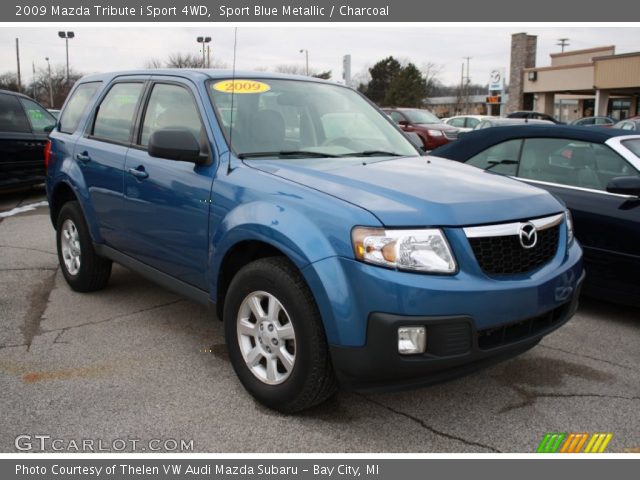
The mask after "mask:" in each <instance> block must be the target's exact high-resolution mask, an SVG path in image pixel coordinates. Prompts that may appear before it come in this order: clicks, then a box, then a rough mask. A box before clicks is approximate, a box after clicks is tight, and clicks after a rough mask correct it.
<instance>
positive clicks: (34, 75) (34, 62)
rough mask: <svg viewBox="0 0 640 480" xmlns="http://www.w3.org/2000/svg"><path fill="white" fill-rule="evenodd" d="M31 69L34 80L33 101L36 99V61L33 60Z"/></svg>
mask: <svg viewBox="0 0 640 480" xmlns="http://www.w3.org/2000/svg"><path fill="white" fill-rule="evenodd" d="M31 67H32V69H33V80H32V83H31V85H32V90H31V97H32V98H33V99H35V98H36V61H35V60H32V61H31Z"/></svg>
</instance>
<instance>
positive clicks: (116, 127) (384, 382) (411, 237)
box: [47, 70, 583, 412]
mask: <svg viewBox="0 0 640 480" xmlns="http://www.w3.org/2000/svg"><path fill="white" fill-rule="evenodd" d="M47 158H48V176H47V193H48V197H49V204H50V208H51V219H52V221H53V224H54V225H55V228H56V231H57V244H58V255H59V258H60V265H61V267H62V272H63V274H64V276H65V278H66V280H67V282H68V283H69V285H70V286H71V287H72V288H73V289H75V290H78V291H82V292H88V291H93V290H98V289H100V288H103V287H104V286H105V285H106V284H107V282H108V279H109V274H110V271H111V262H112V261H115V262H117V263H120V264H122V265H125V266H127V267H129V268H131V269H132V270H135V271H137V272H140V273H142V274H144V275H146V276H148V277H149V278H151V279H153V280H155V281H156V282H158V283H159V284H161V285H163V286H165V287H167V288H171V289H173V290H175V291H177V292H180V293H182V294H183V295H186V296H188V297H190V298H192V299H195V300H197V301H200V302H203V303H210V304H215V305H216V307H217V311H218V316H219V317H220V318H222V319H223V320H224V324H225V334H226V341H227V346H228V349H229V356H230V358H231V361H232V363H233V367H234V368H235V370H236V372H237V374H238V377H239V378H240V381H241V382H242V384H243V385H244V386H245V388H246V389H247V390H248V391H249V392H250V393H251V394H252V395H254V396H255V397H256V398H257V399H258V400H259V401H261V402H262V403H264V404H266V405H268V406H269V407H272V408H274V409H277V410H280V411H284V412H294V411H298V410H302V409H304V408H308V407H310V406H312V405H315V404H317V403H319V402H321V401H323V400H324V399H326V398H327V397H328V396H330V395H331V394H332V393H333V392H334V391H335V389H336V385H337V384H338V383H340V384H343V385H345V386H349V387H351V388H357V389H378V388H388V387H398V386H400V387H406V386H413V385H419V384H422V383H428V382H433V381H438V380H442V379H444V378H449V377H452V376H455V375H459V374H461V373H464V372H466V371H468V370H471V369H473V368H478V367H480V366H483V365H487V364H490V363H491V362H495V361H498V360H501V359H505V358H508V357H511V356H513V355H516V354H518V353H521V352H523V351H525V350H527V349H529V348H531V347H532V346H534V345H535V344H536V343H537V342H538V341H539V340H540V339H541V338H542V337H543V336H544V335H545V334H547V333H549V332H550V331H552V330H554V329H555V328H557V327H558V326H560V325H561V324H563V323H564V322H566V321H567V320H568V319H569V318H570V317H571V315H572V314H573V313H574V311H575V309H576V305H577V297H578V292H579V289H580V284H581V281H582V275H583V271H582V261H581V249H580V247H579V245H578V244H577V243H576V242H575V241H574V239H573V232H572V226H571V219H570V217H569V215H568V213H567V212H566V210H565V208H564V207H563V205H561V204H560V203H559V202H558V201H557V200H556V199H555V198H554V197H552V196H551V195H549V194H548V193H546V192H545V191H543V190H539V189H536V188H533V187H531V186H528V185H525V184H522V183H519V182H517V181H515V180H512V179H509V178H505V177H503V176H500V175H493V174H491V173H488V172H484V171H481V170H479V169H476V168H474V167H469V166H466V165H463V164H460V163H457V162H451V161H447V160H442V159H439V158H434V157H423V156H420V155H419V153H418V152H417V151H416V149H415V148H414V147H413V146H412V144H411V143H410V142H409V141H408V140H407V138H406V137H405V136H404V134H403V133H402V132H400V131H399V130H398V129H397V128H396V127H395V126H394V125H393V123H392V122H391V121H390V120H389V119H388V118H387V117H386V116H385V115H384V114H383V113H381V112H380V111H379V110H378V109H377V108H375V107H374V106H373V105H371V104H370V103H369V102H368V101H367V100H366V99H365V98H364V97H362V96H361V95H360V94H358V93H357V92H355V91H353V90H351V89H349V88H346V87H343V86H339V85H334V84H331V83H327V82H323V81H319V80H316V79H312V78H300V77H290V76H280V75H269V74H265V73H259V74H247V73H236V75H235V80H232V73H231V72H222V71H184V70H175V71H171V70H168V71H139V72H127V73H118V74H105V75H96V76H89V77H85V78H83V79H81V80H80V81H79V82H78V83H77V84H76V85H75V87H74V89H73V91H72V92H71V94H70V96H69V99H68V100H67V103H66V105H65V107H64V109H63V111H62V114H61V117H60V121H59V124H58V125H57V126H56V128H55V130H54V131H53V132H52V134H51V144H50V148H49V149H48V157H47ZM212 375H213V373H212Z"/></svg>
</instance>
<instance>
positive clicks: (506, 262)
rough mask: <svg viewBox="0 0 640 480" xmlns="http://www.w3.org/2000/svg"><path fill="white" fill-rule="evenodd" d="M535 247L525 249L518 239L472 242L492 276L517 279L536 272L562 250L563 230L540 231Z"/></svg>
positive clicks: (508, 236) (501, 238)
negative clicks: (526, 273)
mask: <svg viewBox="0 0 640 480" xmlns="http://www.w3.org/2000/svg"><path fill="white" fill-rule="evenodd" d="M537 233H538V241H537V243H536V245H535V247H533V248H530V249H525V248H523V247H522V245H521V244H520V238H519V237H518V235H505V236H496V237H476V238H469V243H470V244H471V248H472V249H473V253H474V255H475V256H476V260H477V261H478V264H479V265H480V268H482V270H483V271H484V272H485V273H486V274H488V275H513V274H518V273H525V272H529V271H531V270H535V269H536V268H539V267H541V266H543V265H544V264H546V263H547V262H549V261H550V260H551V259H552V258H553V257H554V255H555V254H556V251H557V250H558V238H559V235H560V226H559V225H555V226H553V227H550V228H546V229H544V230H539V231H538V232H537Z"/></svg>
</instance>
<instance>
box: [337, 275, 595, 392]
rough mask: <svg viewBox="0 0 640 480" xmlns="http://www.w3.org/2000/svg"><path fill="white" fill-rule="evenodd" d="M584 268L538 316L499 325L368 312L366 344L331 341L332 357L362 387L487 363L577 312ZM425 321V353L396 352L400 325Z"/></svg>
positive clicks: (351, 384)
mask: <svg viewBox="0 0 640 480" xmlns="http://www.w3.org/2000/svg"><path fill="white" fill-rule="evenodd" d="M583 281H584V273H583V274H582V276H581V278H580V279H579V280H578V283H577V287H576V289H575V290H574V292H573V295H572V296H571V298H570V299H569V300H568V301H567V302H566V303H564V304H562V305H560V306H558V307H556V308H554V309H553V310H550V311H547V312H545V313H543V314H541V315H537V316H535V317H531V318H526V319H524V320H520V321H518V322H515V323H510V324H506V325H502V326H500V327H494V328H486V329H477V328H476V325H475V323H474V321H473V319H472V318H471V317H469V316H441V317H438V316H402V315H391V314H385V313H373V314H371V315H370V316H369V321H368V329H367V343H366V345H364V346H362V347H340V346H335V345H332V346H331V347H330V349H331V356H332V360H333V365H334V368H335V370H336V374H337V376H338V379H339V381H340V383H341V384H342V386H343V387H345V388H348V389H353V390H358V391H378V390H389V389H403V388H414V387H417V386H421V385H427V384H432V383H437V382H440V381H444V380H448V379H451V378H455V377H458V376H460V375H464V374H466V373H469V372H471V371H474V370H478V369H480V368H484V367H487V366H489V365H492V364H495V363H498V362H501V361H503V360H506V359H508V358H511V357H514V356H516V355H519V354H521V353H523V352H525V351H526V350H528V349H530V348H532V347H534V346H535V345H536V344H537V343H538V342H539V341H540V340H541V339H542V337H544V336H545V335H547V334H549V333H550V332H552V331H554V330H556V329H557V328H559V327H560V326H562V325H563V324H564V323H566V322H567V321H568V320H569V319H570V318H571V317H572V316H573V314H574V313H575V312H576V309H577V307H578V298H579V295H580V289H581V287H582V283H583ZM402 326H424V327H425V328H426V330H427V349H426V352H425V353H424V354H419V355H400V354H399V353H398V346H397V345H398V341H397V338H398V328H399V327H402Z"/></svg>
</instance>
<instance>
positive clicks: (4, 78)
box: [0, 72, 25, 92]
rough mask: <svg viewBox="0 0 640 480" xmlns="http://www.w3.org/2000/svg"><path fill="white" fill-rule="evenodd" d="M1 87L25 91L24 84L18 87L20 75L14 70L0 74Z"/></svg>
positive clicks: (14, 90)
mask: <svg viewBox="0 0 640 480" xmlns="http://www.w3.org/2000/svg"><path fill="white" fill-rule="evenodd" d="M0 89H2V90H11V91H13V92H18V91H20V90H22V91H23V92H24V91H25V87H24V86H22V88H21V89H19V88H18V76H17V75H16V74H15V73H13V72H6V73H3V74H2V75H0Z"/></svg>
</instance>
